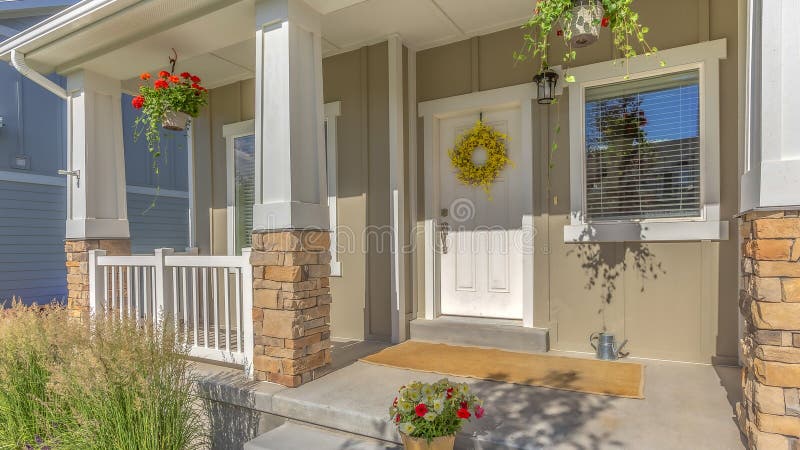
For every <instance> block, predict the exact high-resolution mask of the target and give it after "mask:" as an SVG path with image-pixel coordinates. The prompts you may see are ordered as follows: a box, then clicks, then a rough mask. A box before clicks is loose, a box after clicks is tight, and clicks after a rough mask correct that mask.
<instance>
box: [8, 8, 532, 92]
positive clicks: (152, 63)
mask: <svg viewBox="0 0 800 450" xmlns="http://www.w3.org/2000/svg"><path fill="white" fill-rule="evenodd" d="M306 1H307V3H309V5H311V6H312V7H313V8H315V9H317V10H318V11H320V12H321V13H322V14H323V18H322V27H323V52H324V55H325V56H330V55H333V54H336V53H341V52H345V51H349V50H353V49H356V48H359V47H361V46H363V45H368V44H373V43H377V42H380V41H383V40H385V39H386V37H387V36H389V35H392V34H398V35H400V36H402V38H403V40H404V41H405V42H406V43H407V44H408V45H409V46H410V47H412V48H415V49H425V48H430V47H435V46H437V45H442V44H444V43H448V42H453V41H457V40H461V39H465V38H467V37H470V36H475V35H480V34H486V33H489V32H492V31H496V30H500V29H504V28H508V27H511V26H515V25H518V24H520V23H522V22H523V21H524V20H525V18H526V17H527V16H528V14H529V13H530V10H531V8H532V7H533V4H534V3H535V1H534V0H503V1H501V2H492V5H491V7H488V6H487V4H486V2H485V0H403V1H397V0H306ZM81 8H82V9H81ZM78 13H81V14H78ZM254 13H255V0H150V1H147V2H137V1H135V0H84V1H82V2H80V3H78V4H76V5H75V6H73V7H72V8H69V9H68V10H65V11H64V12H62V13H59V14H57V15H56V16H54V17H53V18H51V19H49V20H48V21H46V22H43V24H40V25H37V26H36V27H34V28H32V29H30V30H28V31H26V32H23V33H22V34H21V35H18V36H16V37H14V38H12V39H9V40H7V41H5V42H2V43H0V59H4V60H8V58H9V53H10V50H11V49H12V48H17V49H18V50H19V51H21V52H23V53H24V54H25V55H26V58H27V61H28V64H29V65H30V66H31V67H33V68H35V69H36V70H39V71H41V72H45V73H46V72H53V71H55V72H58V73H61V74H67V73H70V72H71V71H74V70H76V69H78V68H86V69H89V70H93V71H96V72H99V73H102V74H105V75H107V76H110V77H113V78H117V79H121V80H128V81H127V82H126V86H127V87H128V88H129V89H130V88H134V87H135V78H136V76H138V74H139V73H140V72H142V71H145V70H149V71H152V70H159V69H162V68H164V67H165V63H166V61H167V57H168V55H169V54H170V48H173V47H174V48H175V49H177V51H178V54H179V69H180V70H181V71H183V70H188V71H190V72H199V73H202V74H203V78H204V83H205V84H206V85H207V86H209V87H215V86H220V85H223V84H228V83H231V82H234V81H238V80H241V79H246V78H252V77H253V76H255V73H254V71H255V70H254V55H255V39H254V33H255V26H254V24H253V17H254ZM69 14H72V15H73V16H74V19H71V20H69V21H67V20H62V21H63V23H60V22H59V20H60V18H64V17H65V16H67V15H69ZM48 27H49V28H48Z"/></svg>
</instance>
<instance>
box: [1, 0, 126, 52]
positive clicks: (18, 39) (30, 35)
mask: <svg viewBox="0 0 800 450" xmlns="http://www.w3.org/2000/svg"><path fill="white" fill-rule="evenodd" d="M121 1H122V0H82V1H80V2H78V3H76V4H74V5H73V6H70V7H69V8H66V9H64V10H63V11H61V12H58V13H56V14H54V15H52V16H50V17H48V18H47V19H45V20H43V21H41V22H39V23H38V24H36V25H34V26H32V27H31V28H28V29H27V30H24V31H22V32H21V33H19V34H17V35H15V36H12V37H10V38H9V39H7V40H5V41H3V42H0V57H3V56H5V55H6V54H8V53H9V52H10V51H11V50H12V49H15V48H16V49H19V48H22V47H23V46H25V45H28V44H30V43H31V42H33V41H36V40H38V39H41V38H43V37H45V36H48V35H51V34H52V33H59V32H60V31H63V33H65V34H66V33H68V32H70V31H74V30H73V29H70V28H69V27H70V26H71V25H73V24H75V23H76V22H81V21H87V20H88V21H92V20H93V16H94V15H96V14H102V13H101V10H102V9H104V8H105V7H107V6H110V5H113V4H114V3H121ZM135 2H136V0H125V3H124V4H123V5H126V4H130V3H135ZM57 37H58V36H53V37H52V38H51V41H52V40H54V39H57ZM29 50H31V49H26V51H29Z"/></svg>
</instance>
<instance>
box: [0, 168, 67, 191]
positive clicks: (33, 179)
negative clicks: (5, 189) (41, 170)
mask: <svg viewBox="0 0 800 450" xmlns="http://www.w3.org/2000/svg"><path fill="white" fill-rule="evenodd" d="M0 181H10V182H13V183H28V184H44V185H48V186H61V187H66V186H67V179H66V177H61V176H58V177H55V176H50V175H40V174H35V173H29V172H13V171H10V170H0Z"/></svg>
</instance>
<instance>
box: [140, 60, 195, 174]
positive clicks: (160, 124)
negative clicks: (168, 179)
mask: <svg viewBox="0 0 800 450" xmlns="http://www.w3.org/2000/svg"><path fill="white" fill-rule="evenodd" d="M171 61H172V60H171ZM139 78H140V79H141V80H142V81H143V82H144V83H143V84H142V85H141V86H139V95H137V96H136V97H134V98H133V100H132V101H131V105H132V106H133V107H134V108H135V109H138V110H140V111H141V114H140V115H139V116H138V117H136V121H135V124H134V139H135V140H138V139H139V137H141V135H142V134H144V137H145V140H146V141H147V150H148V151H149V152H150V154H151V155H153V169H154V171H155V173H156V174H158V157H159V156H161V135H162V133H163V130H173V131H183V130H185V129H186V128H187V127H188V126H189V124H190V121H191V118H192V117H197V116H198V115H199V114H200V110H201V109H202V108H203V107H205V106H206V105H207V104H208V90H207V89H206V88H205V87H203V86H201V85H200V81H201V80H200V78H199V77H198V76H197V75H193V74H191V73H189V72H183V73H181V74H180V75H176V74H173V73H171V72H167V71H166V70H162V71H161V72H159V73H158V75H157V76H153V75H150V73H148V72H145V73H143V74H141V75H140V76H139ZM152 78H155V81H153V82H152V84H151V82H150V80H151V79H152Z"/></svg>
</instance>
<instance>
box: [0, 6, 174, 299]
mask: <svg viewBox="0 0 800 450" xmlns="http://www.w3.org/2000/svg"><path fill="white" fill-rule="evenodd" d="M70 3H75V2H70V1H65V2H64V5H66V4H70ZM9 5H10V4H9ZM4 6H6V8H4ZM7 6H8V5H3V3H2V2H0V26H1V27H2V28H0V40H3V39H4V38H7V37H9V36H7V35H6V34H3V33H6V32H8V31H9V30H22V29H24V28H26V27H28V26H30V25H33V24H34V23H36V22H39V21H41V20H43V19H44V18H45V17H46V16H43V15H41V12H39V13H37V14H32V15H25V14H22V13H21V11H15V12H14V14H11V15H5V16H3V15H2V13H3V11H4V9H8V8H7ZM15 6H16V4H15ZM54 10H55V9H54ZM48 78H50V79H51V80H53V81H55V82H56V83H58V84H60V85H62V86H64V85H65V84H66V83H65V79H64V78H63V77H60V76H58V75H50V76H48ZM122 109H123V129H124V131H125V133H124V143H125V164H126V182H127V183H128V185H133V186H137V187H144V188H145V190H147V189H146V188H152V187H155V186H160V187H161V189H162V190H172V191H181V192H184V193H181V194H179V195H180V197H174V196H173V197H170V196H167V195H161V196H160V197H159V198H158V199H157V201H156V205H155V207H154V208H152V209H149V210H148V208H149V207H150V205H151V204H152V202H153V196H152V195H148V194H142V193H133V192H129V193H128V196H127V200H128V218H129V222H130V231H131V241H132V242H131V246H132V250H133V252H135V253H149V252H151V251H152V250H153V249H154V248H159V247H174V248H175V249H176V250H177V251H182V250H183V249H184V248H185V247H186V246H188V244H189V217H188V211H189V199H188V193H186V191H188V179H189V178H188V159H187V158H188V148H187V147H188V146H187V138H186V133H173V132H170V133H168V135H167V136H165V138H164V139H163V140H162V142H163V144H164V147H165V149H166V151H165V154H166V156H167V158H166V160H165V161H164V162H163V163H162V170H161V175H160V176H159V177H155V176H154V175H153V171H152V168H151V161H152V160H151V159H150V155H149V153H148V152H147V148H146V145H145V143H144V139H142V140H140V141H139V142H134V138H133V122H134V119H135V118H136V114H137V111H135V110H134V109H133V108H132V107H131V106H130V97H129V96H123V100H122ZM0 117H2V118H3V122H4V124H5V126H4V127H2V128H0V302H2V301H3V300H7V299H10V298H11V297H12V296H17V297H21V298H22V299H23V301H25V302H26V303H30V302H32V301H37V302H40V303H41V302H49V301H51V300H53V299H56V300H59V301H63V300H64V299H65V297H66V291H67V290H66V269H65V267H64V261H65V255H64V232H65V218H66V179H64V178H61V177H58V176H57V175H56V172H57V170H58V169H64V168H66V154H67V151H66V149H67V109H66V104H65V102H64V101H63V100H61V99H59V98H58V97H56V96H55V95H53V94H51V93H50V92H47V91H45V90H44V89H42V88H41V87H40V86H38V85H36V84H35V83H33V82H31V81H30V80H28V79H27V78H24V77H22V76H21V75H20V74H19V73H18V72H17V71H16V70H14V69H13V68H12V67H10V66H9V65H7V64H0ZM17 160H23V161H27V162H28V167H27V168H22V169H20V168H18V167H16V165H15V162H16V161H17ZM139 190H141V189H139Z"/></svg>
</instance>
